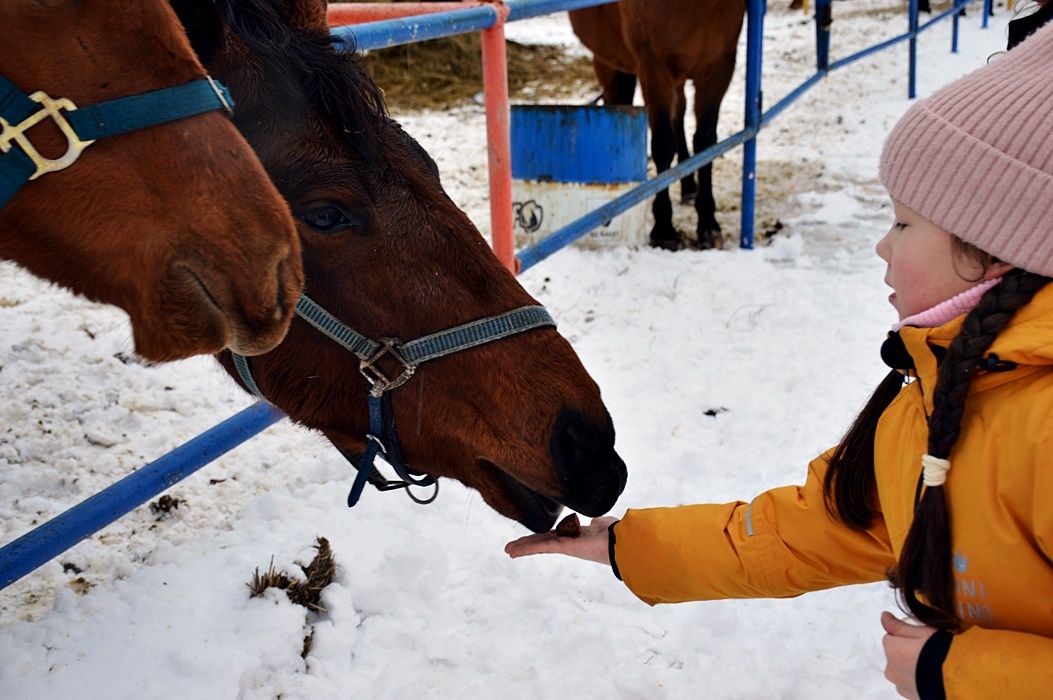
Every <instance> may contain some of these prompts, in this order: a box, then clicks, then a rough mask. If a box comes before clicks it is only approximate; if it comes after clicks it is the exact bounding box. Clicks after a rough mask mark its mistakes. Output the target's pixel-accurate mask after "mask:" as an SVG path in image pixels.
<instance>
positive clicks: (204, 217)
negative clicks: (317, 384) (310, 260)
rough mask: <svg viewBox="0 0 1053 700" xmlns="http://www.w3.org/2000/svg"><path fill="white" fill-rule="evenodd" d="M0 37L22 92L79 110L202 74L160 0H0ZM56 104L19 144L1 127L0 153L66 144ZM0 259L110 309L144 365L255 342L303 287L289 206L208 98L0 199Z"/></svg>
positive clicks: (281, 319) (0, 66)
mask: <svg viewBox="0 0 1053 700" xmlns="http://www.w3.org/2000/svg"><path fill="white" fill-rule="evenodd" d="M0 45H2V46H3V49H2V52H0V76H3V77H4V78H5V79H6V81H7V83H8V84H10V85H11V86H12V89H15V88H17V90H18V91H19V92H20V93H21V94H22V95H23V97H21V98H18V99H22V100H24V101H25V104H32V102H29V101H28V100H26V99H25V98H27V97H29V95H30V94H32V93H35V92H37V91H41V92H44V93H47V95H49V96H50V97H51V98H53V99H59V98H66V99H68V100H71V101H72V102H73V103H74V105H76V106H79V107H81V108H85V107H88V106H94V105H97V104H99V103H102V102H108V101H111V100H115V99H117V98H122V97H126V96H130V95H137V94H139V93H144V92H148V91H153V90H157V89H160V88H167V87H169V86H177V85H184V84H187V83H189V82H190V81H197V80H200V79H202V78H205V77H206V75H205V71H204V68H202V66H201V64H200V62H199V61H198V60H197V57H196V55H195V54H194V52H193V50H192V49H191V47H190V44H189V43H188V42H187V39H186V35H185V33H184V32H183V30H182V26H181V25H180V23H179V21H178V19H177V18H176V16H175V15H174V14H173V13H172V11H171V9H170V8H169V6H168V4H167V3H166V2H164V1H163V0H138V1H137V2H131V3H129V2H125V1H124V0H85V1H84V2H69V1H59V0H51V1H47V2H45V1H41V0H4V1H3V2H2V3H0ZM198 87H200V88H201V89H202V90H203V91H205V90H211V89H212V88H211V87H209V86H208V84H207V83H202V84H200V85H199V86H198ZM8 94H11V93H8ZM206 94H207V93H206ZM38 99H39V98H38ZM3 103H4V99H0V113H3V110H4V109H5V108H6V107H8V106H9V105H10V102H8V103H7V104H3ZM220 104H221V103H220ZM68 109H69V107H67V108H66V110H63V111H61V112H59V114H60V116H57V117H54V116H53V117H49V118H47V119H45V120H43V121H40V122H39V123H37V124H36V125H33V126H31V128H29V129H28V130H27V131H25V133H24V135H23V136H19V137H18V138H24V139H25V140H26V141H28V143H29V144H30V146H29V148H28V149H26V148H25V147H24V144H18V143H16V142H15V141H17V139H16V137H14V136H11V133H12V132H13V131H14V128H11V129H10V130H8V129H7V128H5V131H4V135H3V136H0V151H2V152H3V154H4V160H5V161H6V162H7V163H11V162H14V161H13V160H8V157H9V156H10V157H11V158H15V157H17V158H21V159H23V162H25V163H30V162H31V161H30V158H32V157H33V155H31V154H30V153H29V150H35V151H37V152H39V154H40V155H41V156H43V157H44V158H48V159H59V158H60V156H62V154H63V153H66V152H67V147H68V145H69V144H72V143H75V141H74V139H72V138H69V139H67V135H66V134H65V133H64V132H63V131H62V129H63V128H67V129H68V128H69V127H68V126H66V123H67V122H66V119H67V118H69V115H71V114H72V112H70V111H68ZM41 112H43V110H41ZM83 114H87V112H84V113H83ZM31 122H32V119H27V120H26V121H25V122H21V123H22V124H23V125H25V126H29V125H30V124H31ZM5 172H6V171H5ZM29 172H30V173H31V172H32V171H31V170H30V171H29ZM28 174H29V173H27V174H26V177H28ZM24 179H25V178H24V177H23V178H22V180H24ZM0 258H6V259H10V260H14V261H15V262H17V263H19V264H20V265H22V266H23V267H25V268H26V269H28V270H29V271H30V272H32V273H34V274H36V275H39V276H41V277H45V278H47V279H49V280H52V281H53V282H57V283H58V284H61V285H62V286H64V287H67V288H69V289H71V290H73V291H74V292H78V293H80V294H83V295H84V296H86V297H88V298H90V299H93V300H96V301H101V302H104V303H109V304H115V305H117V306H119V307H121V308H122V309H124V310H125V311H126V312H128V314H129V316H130V317H131V321H132V330H133V334H134V338H135V348H136V351H137V352H138V353H139V354H140V355H141V356H142V357H144V358H146V359H148V360H152V361H165V360H174V359H177V358H181V357H187V356H189V355H194V354H201V353H215V352H219V351H220V350H222V349H223V348H224V347H232V348H235V349H237V350H239V351H240V352H243V353H247V354H251V355H256V354H259V353H261V352H266V351H267V350H269V349H271V348H272V347H274V346H275V345H276V344H277V343H278V342H279V341H280V340H281V339H282V337H283V336H284V335H285V332H286V331H287V330H288V326H289V322H290V317H291V316H292V314H291V311H292V307H291V305H292V303H293V302H294V301H295V299H296V297H297V296H298V295H299V293H300V290H301V288H302V286H303V273H302V269H301V263H300V245H299V238H298V236H297V234H296V230H295V227H294V225H293V222H292V217H291V216H290V213H289V210H288V206H287V205H286V204H285V202H284V200H283V199H282V198H281V195H280V194H279V193H278V192H277V190H276V189H275V188H274V186H273V185H272V184H271V182H270V180H269V179H268V178H267V175H266V173H265V172H264V170H263V168H262V166H261V165H260V162H259V159H258V158H257V157H256V155H255V153H254V152H253V151H252V149H251V148H250V147H249V145H248V144H247V143H246V142H245V139H244V138H243V137H242V136H241V135H240V134H239V133H238V131H237V129H235V127H234V126H233V124H231V122H230V120H229V119H228V117H227V115H226V114H224V113H223V111H222V110H221V109H220V110H219V111H209V112H207V113H204V114H200V115H196V116H191V117H187V118H184V119H179V120H178V121H171V122H168V123H165V124H161V125H157V126H151V127H149V128H144V129H140V130H136V131H132V132H129V133H126V134H120V135H115V136H109V137H106V138H100V139H99V140H97V141H95V142H93V143H91V144H90V146H87V147H85V150H83V152H82V153H81V154H80V156H79V158H78V159H77V160H76V162H73V163H71V164H69V165H68V166H67V167H66V168H65V169H61V170H58V171H57V172H45V173H43V174H42V175H41V176H40V177H39V178H38V179H34V180H32V181H28V182H23V184H21V186H20V188H19V189H17V191H16V192H14V194H13V195H12V196H11V197H10V201H8V202H7V204H6V205H5V206H4V207H3V208H2V209H0Z"/></svg>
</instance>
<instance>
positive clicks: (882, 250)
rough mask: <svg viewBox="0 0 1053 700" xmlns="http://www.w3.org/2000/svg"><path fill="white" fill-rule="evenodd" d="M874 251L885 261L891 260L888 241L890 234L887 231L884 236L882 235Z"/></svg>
mask: <svg viewBox="0 0 1053 700" xmlns="http://www.w3.org/2000/svg"><path fill="white" fill-rule="evenodd" d="M874 252H875V253H877V254H878V257H879V258H881V259H882V260H884V261H885V262H888V261H889V257H890V256H889V242H888V234H887V233H886V234H885V235H884V236H882V237H881V240H880V241H878V242H877V245H875V246H874Z"/></svg>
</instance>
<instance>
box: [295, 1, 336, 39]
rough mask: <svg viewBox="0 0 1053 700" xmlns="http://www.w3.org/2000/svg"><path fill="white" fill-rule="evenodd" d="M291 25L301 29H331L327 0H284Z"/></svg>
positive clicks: (326, 30)
mask: <svg viewBox="0 0 1053 700" xmlns="http://www.w3.org/2000/svg"><path fill="white" fill-rule="evenodd" d="M284 2H285V12H286V14H287V16H288V17H289V25H290V26H292V27H298V28H300V29H315V30H320V31H324V32H328V31H329V20H328V19H327V18H326V8H327V5H328V3H327V2H326V0H284Z"/></svg>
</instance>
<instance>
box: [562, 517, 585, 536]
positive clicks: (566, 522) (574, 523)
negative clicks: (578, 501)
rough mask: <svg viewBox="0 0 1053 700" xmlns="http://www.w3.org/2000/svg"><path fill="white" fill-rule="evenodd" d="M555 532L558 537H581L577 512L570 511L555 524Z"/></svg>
mask: <svg viewBox="0 0 1053 700" xmlns="http://www.w3.org/2000/svg"><path fill="white" fill-rule="evenodd" d="M556 534H557V535H559V536H560V537H581V521H580V520H578V514H577V513H571V514H570V515H568V516H567V517H565V518H563V519H562V520H560V521H559V525H556Z"/></svg>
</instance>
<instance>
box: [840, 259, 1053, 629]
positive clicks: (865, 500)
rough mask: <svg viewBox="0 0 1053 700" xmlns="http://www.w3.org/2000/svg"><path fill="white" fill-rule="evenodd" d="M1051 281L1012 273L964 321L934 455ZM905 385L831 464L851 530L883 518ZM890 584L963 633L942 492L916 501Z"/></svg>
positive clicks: (947, 447)
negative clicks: (888, 458) (886, 447)
mask: <svg viewBox="0 0 1053 700" xmlns="http://www.w3.org/2000/svg"><path fill="white" fill-rule="evenodd" d="M962 246H967V247H961V248H960V250H961V251H963V252H964V253H965V254H967V255H977V254H978V255H979V256H984V257H977V258H976V259H977V261H979V262H981V263H982V264H984V265H985V267H986V266H988V265H989V264H990V263H991V262H996V261H995V260H993V258H991V256H989V255H987V254H986V253H983V252H982V251H979V250H978V249H976V248H975V247H973V246H969V245H968V244H962ZM969 248H972V249H973V251H975V252H973V251H969V250H968V249H969ZM1049 281H1050V280H1049V278H1048V277H1043V276H1041V275H1036V274H1034V273H1031V272H1027V271H1025V270H1020V269H1014V270H1011V271H1010V272H1008V273H1006V275H1005V276H1004V277H1003V279H1002V282H1001V283H999V284H997V285H995V286H994V287H992V288H991V289H989V290H988V291H987V292H986V293H985V294H984V295H983V297H981V299H980V302H979V304H977V306H976V308H975V309H973V310H972V311H971V312H970V313H969V314H968V315H967V316H966V317H965V320H964V321H963V323H962V329H961V331H960V332H959V333H958V335H957V336H955V338H954V340H952V341H951V344H950V346H949V347H948V348H947V354H946V356H945V357H944V358H943V360H942V362H941V363H940V369H939V374H938V375H937V379H936V387H935V391H934V394H933V411H932V415H931V416H929V419H928V422H929V444H928V452H929V454H930V455H932V456H934V457H939V458H942V459H947V458H948V456H949V455H950V453H951V450H952V448H953V447H954V443H955V442H956V441H957V439H958V436H959V435H960V434H961V421H962V413H963V410H964V407H965V397H966V394H968V391H969V385H970V382H971V381H972V378H973V376H975V374H976V371H975V370H976V369H977V366H978V363H979V362H980V361H981V360H982V359H983V356H984V354H985V353H986V352H987V349H988V348H989V347H990V346H991V343H993V342H994V340H995V338H996V337H997V336H998V333H999V332H1000V331H1001V330H1002V329H1003V328H1004V327H1005V326H1006V325H1007V324H1008V323H1009V321H1010V319H1012V317H1013V314H1015V313H1016V311H1017V310H1018V309H1020V308H1021V307H1023V306H1025V305H1026V304H1027V303H1028V302H1029V301H1031V299H1032V298H1033V297H1034V295H1035V294H1036V293H1037V292H1038V290H1039V289H1041V288H1042V287H1044V286H1045V285H1046V283H1048V282H1049ZM902 385H903V376H902V375H901V374H900V373H899V372H898V371H896V370H893V371H892V372H890V373H889V374H888V376H886V377H885V379H884V380H883V381H882V382H881V384H880V385H879V386H878V388H877V389H876V390H875V391H874V393H873V394H872V395H871V397H870V399H869V400H868V401H867V404H866V406H864V408H863V410H862V411H861V412H860V413H859V415H858V416H857V417H856V419H855V421H854V422H853V423H852V425H851V427H850V428H849V429H848V432H847V433H846V434H845V437H844V439H843V440H842V442H841V445H840V446H839V447H838V448H837V449H836V451H835V452H834V454H833V456H832V457H831V458H830V464H829V469H828V470H827V473H826V478H825V481H824V484H823V491H824V496H825V498H826V506H827V510H828V511H829V512H830V514H831V515H833V516H834V517H836V518H838V519H839V520H840V521H841V522H843V523H845V524H846V525H847V526H848V527H850V528H852V529H856V530H864V529H866V528H868V527H870V525H871V524H872V523H873V522H874V519H875V517H876V516H877V508H876V506H877V494H876V490H877V485H876V483H875V480H874V436H875V434H876V432H877V423H878V419H879V418H880V417H881V414H882V413H884V411H885V409H886V408H887V407H888V406H889V404H890V403H892V400H893V399H894V398H895V397H896V396H897V395H898V394H899V391H900V388H901V387H902ZM919 457H920V455H919ZM919 463H920V460H919ZM919 490H920V481H919ZM888 577H889V581H890V582H891V583H892V585H893V586H894V587H895V588H897V589H898V590H899V595H900V597H901V599H902V602H903V605H904V606H905V608H906V609H907V610H909V612H910V613H911V614H912V615H913V616H914V617H916V618H917V619H918V620H920V621H921V622H923V623H924V624H926V625H930V626H932V627H937V628H940V629H949V630H954V629H957V628H958V626H959V624H960V621H959V619H958V614H957V612H956V611H955V606H954V577H953V571H952V561H951V530H950V513H949V510H948V507H947V497H946V494H945V492H944V488H943V487H942V486H936V487H928V488H926V489H925V491H924V493H922V495H921V498H920V499H916V505H915V510H914V521H913V523H912V524H911V527H910V531H909V532H908V533H907V538H906V541H905V542H904V545H903V551H902V553H901V554H900V558H899V562H898V563H897V565H896V567H895V568H894V569H892V570H890V571H889V573H888Z"/></svg>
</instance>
